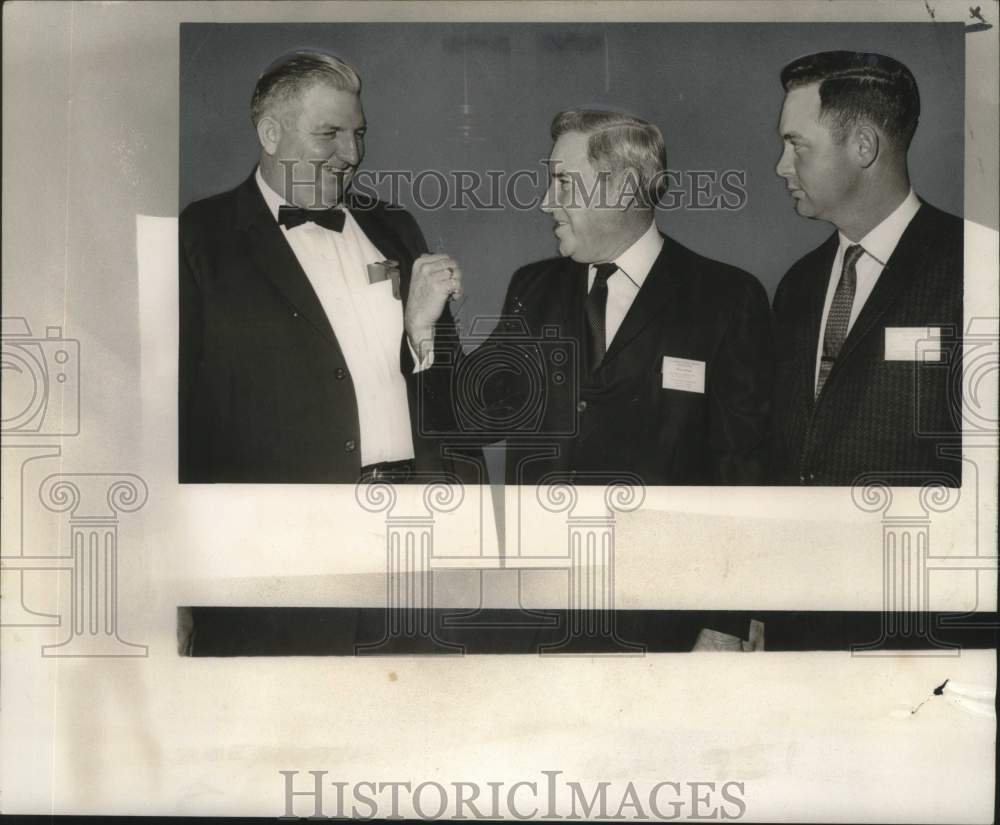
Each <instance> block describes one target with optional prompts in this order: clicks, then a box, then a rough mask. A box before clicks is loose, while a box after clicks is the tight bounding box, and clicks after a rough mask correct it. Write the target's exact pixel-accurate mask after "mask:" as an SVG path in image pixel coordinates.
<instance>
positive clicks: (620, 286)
mask: <svg viewBox="0 0 1000 825" xmlns="http://www.w3.org/2000/svg"><path fill="white" fill-rule="evenodd" d="M661 249H663V236H662V235H661V234H660V231H659V230H658V229H657V228H656V222H655V221H653V222H652V223H650V225H649V228H648V229H647V230H646V231H645V232H644V233H643V234H642V235H641V236H640V237H639V239H638V240H637V241H636V242H635V243H634V244H632V246H630V247H629V248H628V249H626V250H625V251H624V252H623V253H622V254H621V255H619V256H618V257H617V258H615V259H614V261H613V262H612V263H614V264H616V265H617V266H618V271H617V272H615V273H613V274H612V275H611V277H610V278H608V307H607V311H606V313H605V316H604V346H605V348H608V347H610V346H611V341H612V339H614V337H615V333H617V332H618V329H619V327H621V325H622V321H624V320H625V315H626V314H627V313H628V311H629V307H631V306H632V302H633V301H634V300H635V296H636V295H638V294H639V287H641V286H642V284H643V282H644V281H645V280H646V276H647V275H649V270H651V269H652V268H653V264H654V263H655V262H656V258H657V257H658V256H659V254H660V250H661ZM596 267H597V265H596V264H591V265H590V267H589V269H588V272H587V292H590V290H591V288H592V287H593V286H594V278H596V277H597V268H596Z"/></svg>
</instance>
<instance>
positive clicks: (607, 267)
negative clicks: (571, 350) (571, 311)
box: [583, 264, 618, 372]
mask: <svg viewBox="0 0 1000 825" xmlns="http://www.w3.org/2000/svg"><path fill="white" fill-rule="evenodd" d="M594 270H595V273H596V274H595V276H594V285H593V286H592V287H591V288H590V293H589V294H588V295H587V301H586V303H584V305H583V307H584V312H585V313H586V315H587V331H588V333H589V335H588V344H589V347H588V352H587V354H588V355H589V357H590V361H589V362H588V364H587V366H588V368H589V370H588V371H589V372H593V371H594V370H596V369H597V365H598V364H600V363H601V359H602V358H603V357H604V353H605V350H606V345H607V341H605V315H606V314H607V309H608V278H610V277H611V276H612V275H614V274H615V272H617V271H618V266H617V264H597V266H595V267H594Z"/></svg>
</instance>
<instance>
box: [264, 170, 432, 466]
mask: <svg viewBox="0 0 1000 825" xmlns="http://www.w3.org/2000/svg"><path fill="white" fill-rule="evenodd" d="M256 180H257V186H258V187H259V189H260V192H261V194H262V195H263V197H264V200H265V202H266V203H267V207H268V209H269V210H270V212H271V214H272V215H273V216H274V219H275V221H277V220H278V207H279V206H283V205H287V201H285V199H284V198H282V197H281V196H280V195H279V194H278V193H277V192H275V191H274V190H273V189H272V188H271V187H270V186H269V185H268V184H267V182H266V181H265V180H264V178H263V176H262V175H261V173H260V168H259V167H258V169H257V174H256ZM344 216H345V218H344V229H343V231H342V232H334V231H333V230H330V229H326V228H324V227H322V226H319V225H318V224H316V223H312V222H307V223H304V224H301V225H299V226H296V227H294V228H292V229H288V228H286V227H284V226H279V229H280V230H281V233H282V234H283V235H284V236H285V240H286V241H288V245H289V246H290V247H291V248H292V251H293V252H294V253H295V257H296V258H297V259H298V261H299V264H300V265H301V266H302V269H303V271H304V272H305V274H306V277H307V278H308V279H309V283H310V284H311V285H312V288H313V290H314V291H315V292H316V296H317V297H318V298H319V302H320V305H321V306H322V307H323V311H324V312H325V313H326V317H327V319H328V320H329V322H330V326H331V327H332V328H333V331H334V333H335V334H336V336H337V343H338V344H339V345H340V349H341V352H342V353H343V354H344V360H345V361H346V362H347V369H348V372H349V373H350V379H351V381H352V383H353V385H354V392H355V396H356V398H357V404H358V419H359V426H360V433H359V435H360V442H361V444H360V452H361V464H362V466H365V465H368V464H376V463H378V462H382V461H401V460H405V459H410V458H413V457H414V451H413V434H412V431H411V428H410V413H409V404H408V401H407V392H406V379H405V378H404V376H403V373H402V371H401V369H400V363H399V352H400V344H401V342H402V340H403V309H402V303H401V302H400V301H399V300H397V299H396V298H394V297H393V295H392V284H391V282H390V281H388V280H386V281H382V282H381V283H376V284H369V282H368V264H372V263H377V262H379V261H383V260H385V255H383V254H382V253H381V252H380V251H379V250H378V249H377V248H376V247H375V246H374V244H372V242H371V241H370V240H369V239H368V237H367V236H366V235H365V233H364V232H363V231H362V230H361V227H360V226H358V224H357V221H355V220H354V217H353V216H352V215H351V213H350V212H349V211H348V210H346V209H345V210H344ZM287 426H289V427H294V426H295V422H294V421H289V422H288V425H287Z"/></svg>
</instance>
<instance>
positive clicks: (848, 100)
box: [781, 52, 920, 153]
mask: <svg viewBox="0 0 1000 825" xmlns="http://www.w3.org/2000/svg"><path fill="white" fill-rule="evenodd" d="M813 83H819V99H820V117H821V118H824V119H828V120H829V122H830V124H831V131H832V132H833V135H834V137H835V138H836V139H837V140H838V141H843V140H845V139H846V138H847V135H848V134H849V133H850V131H851V129H852V128H854V127H855V126H856V125H858V124H859V123H862V122H868V123H870V124H872V125H874V126H876V127H877V128H878V129H880V130H881V131H882V133H883V134H884V135H885V136H886V137H887V138H889V140H891V141H893V142H894V143H895V144H896V146H897V147H898V148H899V149H901V150H902V151H903V152H904V153H905V151H906V149H907V148H908V147H909V145H910V141H911V140H912V139H913V133H914V132H915V131H916V129H917V121H918V120H919V118H920V93H919V92H918V91H917V81H916V80H915V79H914V77H913V74H912V72H910V70H909V69H908V68H906V66H904V65H903V64H902V63H900V62H899V61H898V60H894V59H893V58H891V57H886V56H885V55H881V54H872V53H869V52H819V53H818V54H810V55H807V56H806V57H800V58H799V59H798V60H793V61H792V62H791V63H789V64H788V65H787V66H785V68H784V69H782V70H781V85H782V86H783V87H784V89H785V91H786V92H788V91H790V90H792V89H796V88H799V87H801V86H808V85H811V84H813Z"/></svg>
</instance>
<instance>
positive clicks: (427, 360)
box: [406, 336, 434, 375]
mask: <svg viewBox="0 0 1000 825" xmlns="http://www.w3.org/2000/svg"><path fill="white" fill-rule="evenodd" d="M406 346H408V347H409V348H410V357H411V358H412V359H413V374H414V375H416V374H417V373H418V372H423V371H424V370H426V369H429V368H430V367H433V366H434V347H431V348H430V349H429V350H427V355H425V356H424V360H423V361H420V360H419V358H418V356H417V351H416V350H415V349H414V348H413V344H411V343H410V338H409V336H407V337H406Z"/></svg>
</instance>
